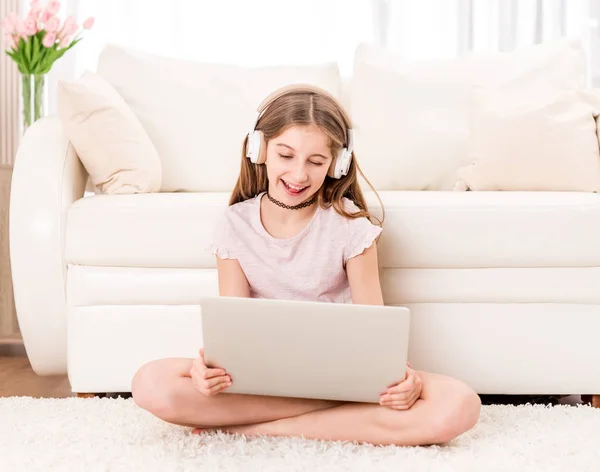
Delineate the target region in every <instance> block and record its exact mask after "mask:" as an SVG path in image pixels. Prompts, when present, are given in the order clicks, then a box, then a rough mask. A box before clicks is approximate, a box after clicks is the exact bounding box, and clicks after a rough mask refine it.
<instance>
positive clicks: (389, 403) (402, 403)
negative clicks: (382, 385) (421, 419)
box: [379, 362, 423, 410]
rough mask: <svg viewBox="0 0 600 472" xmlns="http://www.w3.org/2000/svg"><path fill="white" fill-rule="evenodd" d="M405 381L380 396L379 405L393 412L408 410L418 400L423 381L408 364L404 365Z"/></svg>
mask: <svg viewBox="0 0 600 472" xmlns="http://www.w3.org/2000/svg"><path fill="white" fill-rule="evenodd" d="M406 365H407V370H406V379H404V380H403V381H402V382H400V383H398V384H396V385H393V386H391V387H389V388H388V389H387V391H386V392H385V393H383V394H382V395H381V398H380V399H379V404H380V405H383V406H386V407H388V408H392V409H393V410H408V409H409V408H410V407H411V406H413V405H414V404H415V402H416V401H417V400H418V399H419V398H420V396H421V391H422V390H423V381H422V380H421V377H419V375H418V374H417V372H416V371H415V370H414V369H413V368H412V366H411V365H410V363H409V362H407V363H406Z"/></svg>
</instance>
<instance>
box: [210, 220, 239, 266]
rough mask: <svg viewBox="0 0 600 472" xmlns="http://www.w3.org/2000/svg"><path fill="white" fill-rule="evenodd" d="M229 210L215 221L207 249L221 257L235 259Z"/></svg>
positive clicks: (235, 253) (235, 252)
mask: <svg viewBox="0 0 600 472" xmlns="http://www.w3.org/2000/svg"><path fill="white" fill-rule="evenodd" d="M229 216H230V215H229V212H228V211H225V212H224V213H223V214H222V215H221V217H220V218H218V219H217V221H216V222H215V227H214V229H213V234H212V239H211V243H210V246H209V248H208V250H209V251H210V252H211V253H212V254H213V255H215V256H219V257H220V258H221V259H237V251H236V250H235V246H234V240H233V238H232V237H231V235H232V228H231V221H230V218H229Z"/></svg>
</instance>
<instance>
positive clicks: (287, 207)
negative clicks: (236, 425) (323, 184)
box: [267, 192, 317, 210]
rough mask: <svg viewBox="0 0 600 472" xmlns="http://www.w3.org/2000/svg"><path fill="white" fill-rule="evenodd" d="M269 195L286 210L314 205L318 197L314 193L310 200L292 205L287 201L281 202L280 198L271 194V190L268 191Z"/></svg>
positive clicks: (270, 198)
mask: <svg viewBox="0 0 600 472" xmlns="http://www.w3.org/2000/svg"><path fill="white" fill-rule="evenodd" d="M267 197H268V198H269V200H271V201H272V202H273V203H274V204H275V205H278V206H280V207H281V208H285V209H286V210H299V209H300V208H304V207H307V206H310V205H312V204H313V203H315V200H316V199H317V195H316V194H315V195H313V197H312V198H311V199H310V200H307V201H305V202H304V203H300V204H298V205H293V206H290V205H286V204H285V203H281V202H280V201H279V200H275V199H274V198H273V197H272V196H271V195H269V192H267Z"/></svg>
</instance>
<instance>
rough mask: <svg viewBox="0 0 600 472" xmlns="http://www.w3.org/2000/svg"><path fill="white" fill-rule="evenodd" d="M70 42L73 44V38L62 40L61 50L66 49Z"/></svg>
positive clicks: (66, 37)
mask: <svg viewBox="0 0 600 472" xmlns="http://www.w3.org/2000/svg"><path fill="white" fill-rule="evenodd" d="M70 42H71V37H70V36H65V37H64V38H63V39H61V40H60V43H59V46H60V47H61V48H66V47H67V46H68V45H69V43H70Z"/></svg>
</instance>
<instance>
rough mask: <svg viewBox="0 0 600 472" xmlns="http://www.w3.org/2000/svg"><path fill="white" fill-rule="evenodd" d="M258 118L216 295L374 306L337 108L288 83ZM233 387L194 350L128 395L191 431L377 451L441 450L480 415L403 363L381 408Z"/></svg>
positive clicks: (347, 139)
mask: <svg viewBox="0 0 600 472" xmlns="http://www.w3.org/2000/svg"><path fill="white" fill-rule="evenodd" d="M258 112H259V115H258V118H257V122H256V123H255V127H254V129H253V130H252V131H251V132H250V133H249V135H248V136H247V137H246V139H245V140H244V145H243V152H242V165H241V171H240V175H239V178H238V181H237V184H236V186H235V188H234V190H233V194H232V196H231V200H230V202H229V204H230V206H229V207H228V208H227V211H226V212H225V214H224V218H223V220H222V221H221V223H220V224H219V226H218V229H217V231H216V233H215V237H214V245H213V252H214V254H216V258H217V268H218V279H219V293H220V295H222V296H237V297H264V298H278V299H294V300H318V301H323V302H338V303H358V304H373V305H382V304H383V297H382V293H381V287H380V283H379V272H378V262H377V238H378V236H379V234H380V232H381V227H379V226H377V225H375V224H373V223H372V222H371V221H370V219H373V216H372V215H371V214H370V213H369V211H368V209H367V205H366V203H365V199H364V197H363V194H362V192H361V189H360V186H359V183H358V179H357V172H360V170H359V168H358V164H357V162H356V157H355V156H354V154H353V152H352V136H353V131H352V126H351V123H350V119H349V117H348V116H347V114H346V113H345V112H344V110H343V108H342V106H341V105H340V104H339V103H338V102H337V101H336V99H335V98H334V97H332V96H331V95H330V94H328V93H327V92H325V91H324V90H321V89H318V88H315V87H310V86H293V87H288V88H284V89H281V90H278V91H275V92H274V93H273V94H272V95H271V96H269V97H267V99H266V100H265V101H264V102H263V103H262V104H261V106H260V107H259V109H258ZM361 175H362V172H361ZM275 355H276V354H275ZM232 382H235V379H232V378H231V377H230V376H229V375H228V374H227V372H226V371H225V370H221V369H215V368H210V366H206V365H205V363H204V359H203V350H202V349H201V350H200V356H199V357H198V358H197V359H161V360H157V361H152V362H150V363H148V364H146V365H144V366H142V368H141V369H140V370H139V372H138V373H137V374H136V376H135V378H134V379H133V384H132V393H133V398H134V401H135V402H136V404H137V405H139V406H140V407H142V408H144V409H146V410H148V411H150V412H151V413H153V414H154V415H156V416H158V417H159V418H162V419H163V420H165V421H168V422H171V423H176V424H180V425H185V426H191V427H194V428H195V430H194V432H200V431H202V430H205V429H220V430H222V431H228V432H232V433H243V434H246V435H271V436H304V437H305V438H313V439H326V440H349V441H357V442H359V443H371V444H381V445H391V444H395V445H429V444H438V443H444V442H447V441H449V440H451V439H453V438H455V437H456V436H458V435H460V434H461V433H463V432H465V431H467V430H469V429H470V428H472V427H473V426H474V425H475V424H476V423H477V421H478V418H479V412H480V406H481V403H480V400H479V396H478V395H477V394H476V393H475V392H474V391H473V390H472V389H471V388H469V387H468V386H467V385H465V384H464V383H462V382H459V381H458V380H455V379H452V378H449V377H446V376H443V375H438V374H433V373H427V372H421V371H415V370H413V369H412V368H411V366H410V364H409V365H408V369H407V375H406V378H405V379H404V380H403V381H402V382H400V383H399V384H397V385H394V386H392V387H390V388H389V389H388V390H387V391H386V392H384V393H382V395H381V400H380V404H379V405H378V404H367V403H344V402H335V401H328V400H327V401H326V400H313V399H301V398H284V397H269V396H261V395H238V394H227V395H220V393H222V392H224V391H226V390H227V388H228V387H229V386H231V385H232Z"/></svg>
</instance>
